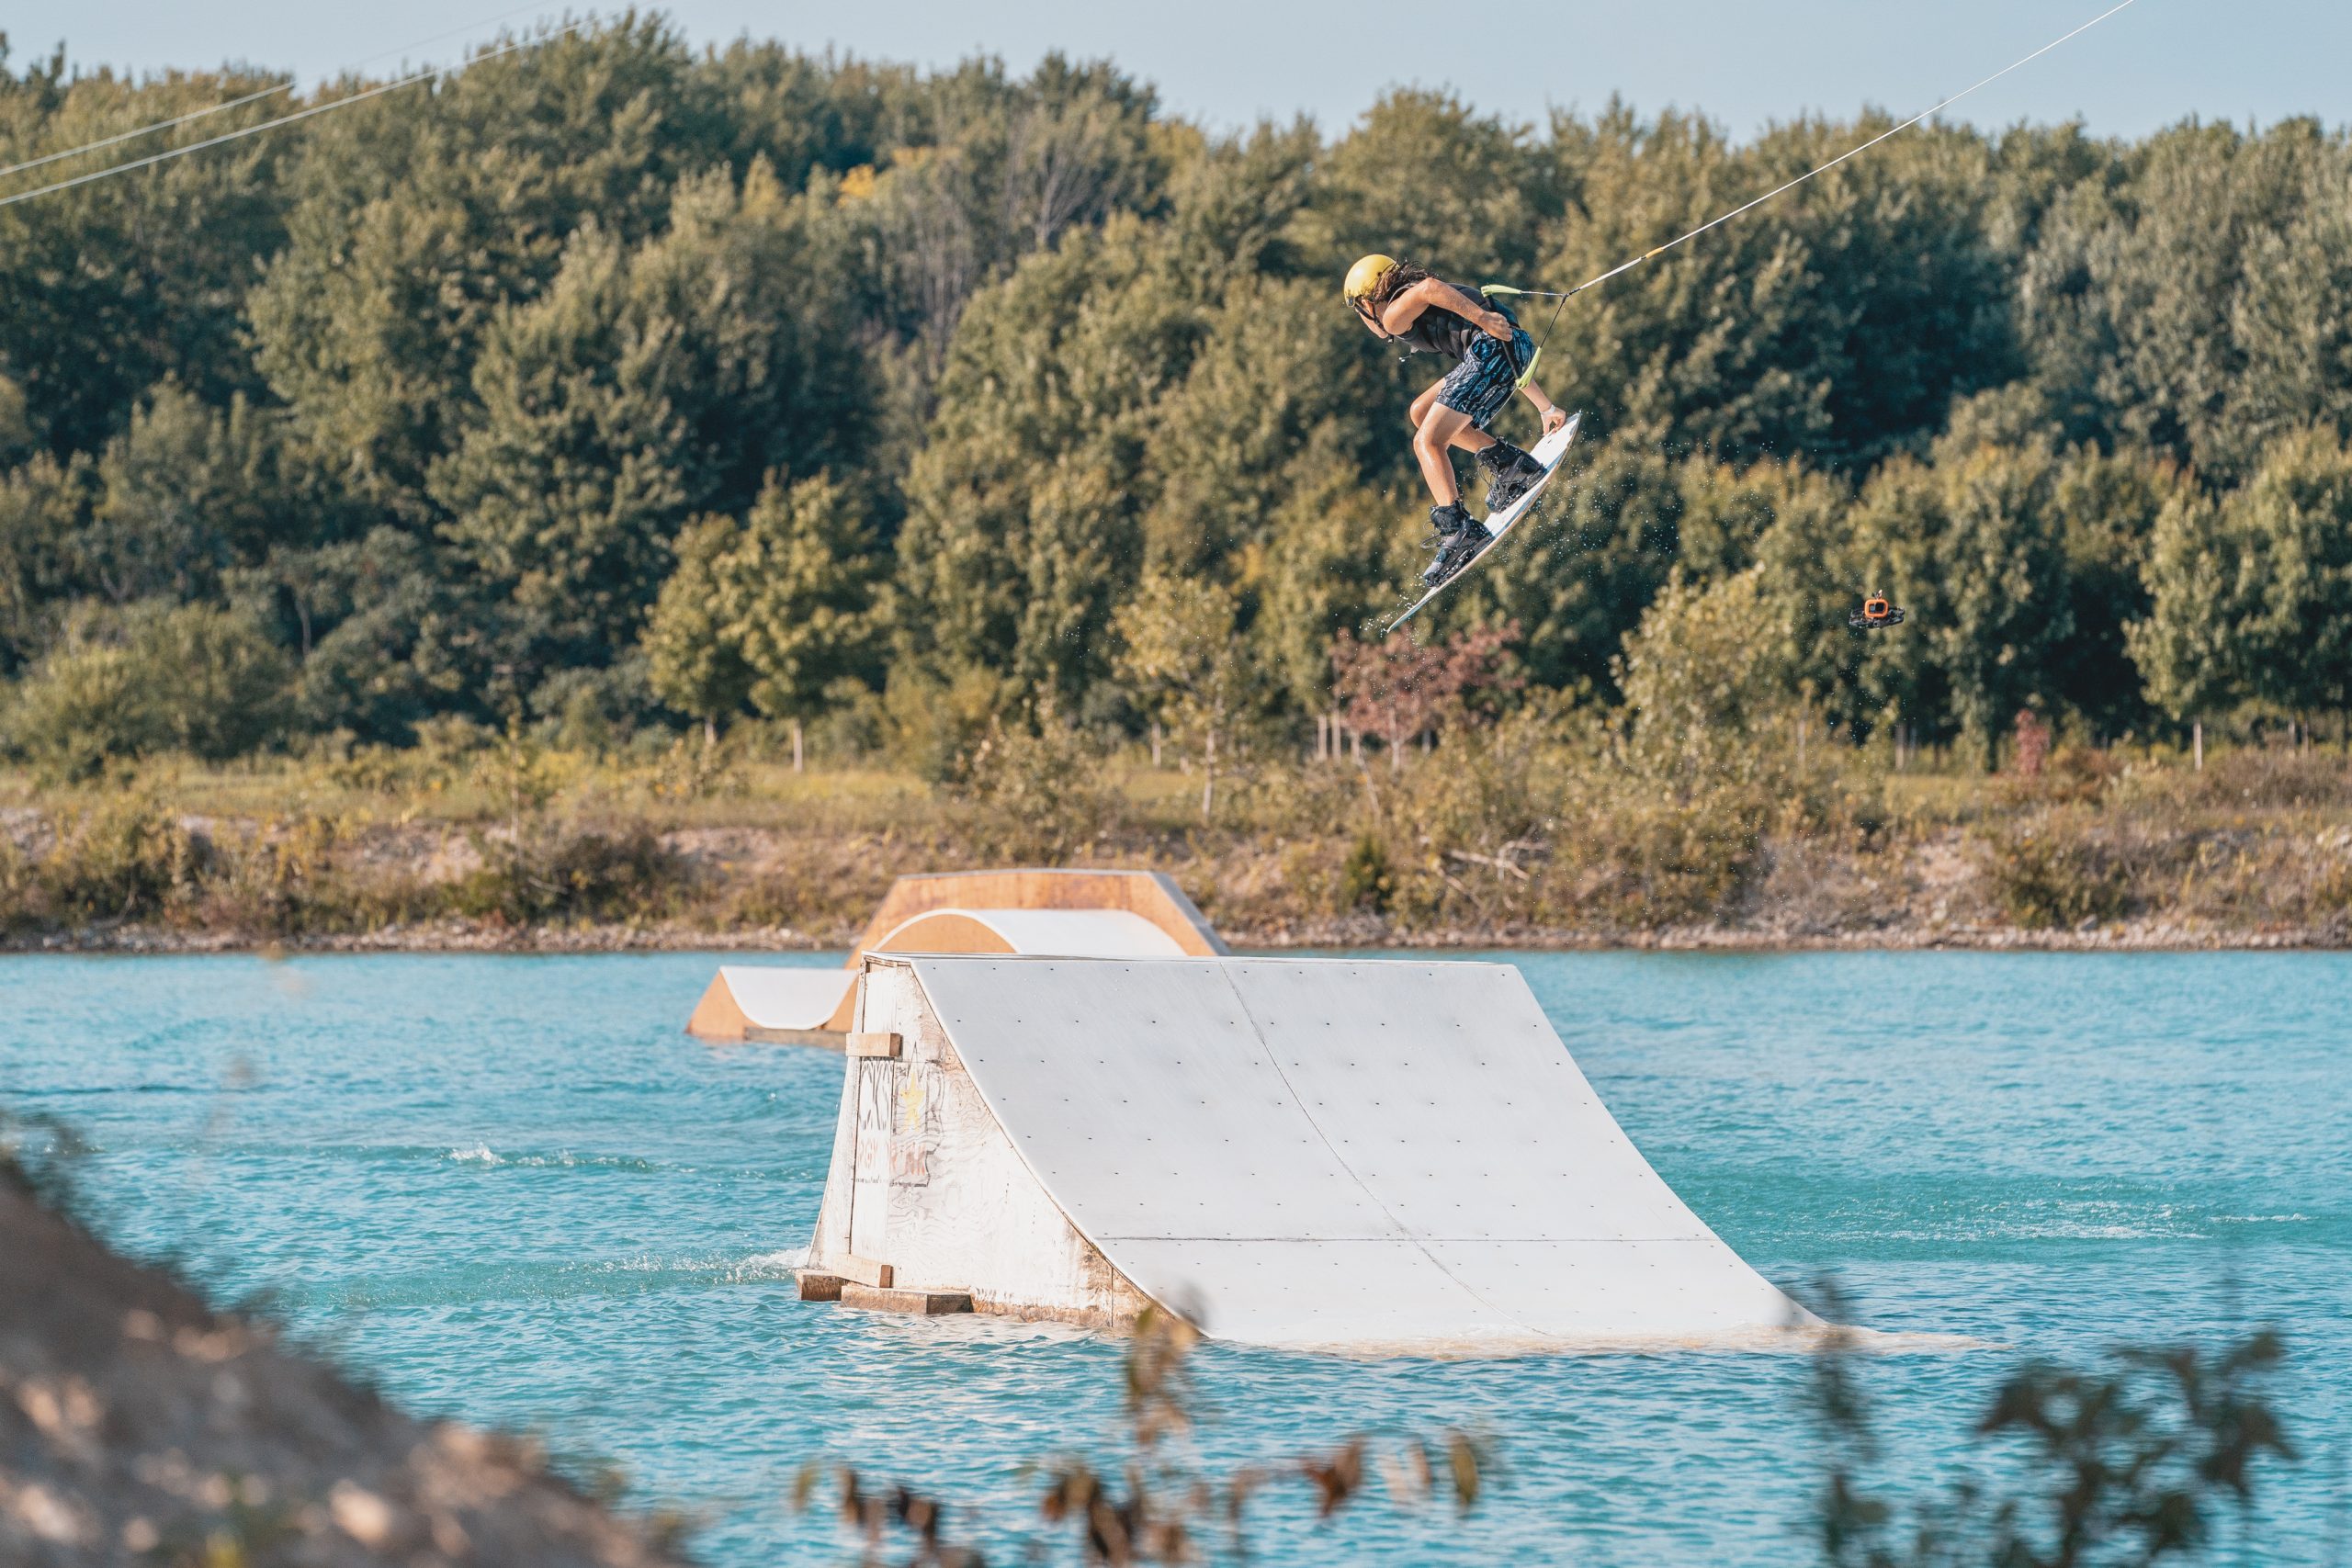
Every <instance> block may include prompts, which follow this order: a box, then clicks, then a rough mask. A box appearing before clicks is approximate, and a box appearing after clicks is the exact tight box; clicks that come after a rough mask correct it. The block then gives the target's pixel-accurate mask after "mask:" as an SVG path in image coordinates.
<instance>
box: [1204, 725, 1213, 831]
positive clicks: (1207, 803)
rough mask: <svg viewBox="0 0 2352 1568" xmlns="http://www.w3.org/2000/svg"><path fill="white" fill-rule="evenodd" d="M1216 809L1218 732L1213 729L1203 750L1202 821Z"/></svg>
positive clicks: (1207, 818)
mask: <svg viewBox="0 0 2352 1568" xmlns="http://www.w3.org/2000/svg"><path fill="white" fill-rule="evenodd" d="M1215 810H1216V730H1215V729H1214V728H1212V729H1211V730H1210V731H1209V734H1208V740H1207V742H1206V743H1205V744H1204V745H1203V746H1202V748H1201V820H1202V821H1204V822H1206V821H1207V820H1209V814H1210V813H1211V812H1213V811H1215Z"/></svg>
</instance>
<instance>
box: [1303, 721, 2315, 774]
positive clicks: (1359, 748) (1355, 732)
mask: <svg viewBox="0 0 2352 1568" xmlns="http://www.w3.org/2000/svg"><path fill="white" fill-rule="evenodd" d="M2347 744H2352V742H2347ZM1348 750H1350V751H1351V752H1352V753H1353V754H1354V756H1355V761H1356V765H1357V766H1358V767H1362V766H1363V730H1361V729H1351V730H1349V731H1348Z"/></svg>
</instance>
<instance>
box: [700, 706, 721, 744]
mask: <svg viewBox="0 0 2352 1568" xmlns="http://www.w3.org/2000/svg"><path fill="white" fill-rule="evenodd" d="M717 745H718V716H717V715H716V714H705V715H704V716H703V721H702V749H703V750H706V751H707V750H711V749H712V748H713V747H715V746H717Z"/></svg>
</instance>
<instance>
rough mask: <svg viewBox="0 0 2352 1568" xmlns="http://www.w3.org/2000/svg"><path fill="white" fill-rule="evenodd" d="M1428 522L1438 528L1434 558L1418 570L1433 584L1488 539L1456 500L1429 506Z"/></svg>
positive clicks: (1459, 567)
mask: <svg viewBox="0 0 2352 1568" xmlns="http://www.w3.org/2000/svg"><path fill="white" fill-rule="evenodd" d="M1430 527H1432V528H1435V529H1436V530H1437V539H1436V544H1437V559H1435V560H1433V561H1431V562H1430V565H1429V570H1426V571H1424V572H1422V573H1421V581H1423V582H1426V583H1428V584H1429V585H1430V587H1431V588H1435V587H1436V586H1437V585H1438V584H1439V583H1441V582H1443V581H1445V580H1446V579H1447V578H1449V577H1452V576H1453V574H1454V573H1455V572H1457V571H1460V570H1462V569H1463V568H1464V566H1466V565H1467V564H1469V561H1470V558H1471V557H1473V556H1475V555H1476V554H1477V553H1478V547H1480V546H1481V545H1483V544H1485V543H1486V542H1487V531H1486V530H1485V529H1484V528H1481V527H1480V526H1478V524H1477V520H1476V518H1473V517H1472V516H1471V515H1470V513H1468V512H1466V511H1464V509H1463V505H1462V503H1461V502H1458V501H1457V502H1452V503H1450V504H1448V505H1445V506H1432V507H1430Z"/></svg>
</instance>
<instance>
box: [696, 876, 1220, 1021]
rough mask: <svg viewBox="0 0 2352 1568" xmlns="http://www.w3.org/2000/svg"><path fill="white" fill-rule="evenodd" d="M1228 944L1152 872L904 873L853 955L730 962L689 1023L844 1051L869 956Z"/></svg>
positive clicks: (1093, 953) (1152, 951)
mask: <svg viewBox="0 0 2352 1568" xmlns="http://www.w3.org/2000/svg"><path fill="white" fill-rule="evenodd" d="M1226 951H1227V949H1226V945H1225V943H1224V942H1222V941H1221V940H1219V938H1218V937H1217V934H1216V931H1213V930H1211V929H1210V927H1209V923H1208V921H1207V920H1206V919H1204V917H1203V916H1202V914H1201V911H1200V910H1199V908H1197V907H1195V906H1194V905H1193V901H1192V899H1190V898H1189V897H1185V895H1184V890H1183V889H1182V888H1181V887H1179V886H1176V883H1175V880H1174V879H1173V878H1171V877H1170V876H1167V875H1166V874H1162V873H1159V872H1152V871H1040V870H1016V871H974V872H949V873H943V874H929V875H921V876H902V877H900V878H899V879H898V881H896V882H895V883H893V884H892V885H891V886H890V892H889V894H888V897H885V898H884V899H883V900H882V906H881V908H878V909H876V911H875V913H874V918H873V919H871V920H869V921H867V922H866V926H865V931H864V933H863V934H861V935H860V936H859V938H858V942H857V946H856V947H855V948H854V949H852V950H851V953H850V956H849V960H848V962H847V963H846V964H843V965H842V967H839V968H834V967H831V966H828V965H820V964H794V965H785V964H724V965H722V966H721V967H720V969H719V971H718V975H717V976H713V978H712V980H711V982H710V985H709V987H707V988H706V989H705V990H704V992H703V994H702V998H701V1000H699V1001H698V1002H696V1003H695V1010H694V1012H693V1014H692V1015H691V1016H690V1017H689V1018H688V1019H687V1020H686V1032H687V1033H689V1034H691V1035H693V1036H695V1038H696V1039H698V1040H708V1041H714V1042H718V1043H727V1044H733V1043H741V1042H746V1041H752V1042H763V1043H776V1044H796V1045H825V1046H830V1047H832V1048H834V1049H839V1048H840V1045H841V1037H842V1035H843V1034H844V1033H846V1032H848V1030H849V1027H850V1021H851V1017H852V1014H853V1011H854V1008H855V1005H856V998H855V995H854V991H855V987H856V981H857V975H858V961H859V959H860V958H861V957H863V956H864V955H865V953H1053V954H1058V955H1062V956H1072V957H1076V956H1084V957H1102V958H1173V957H1178V956H1181V955H1183V954H1187V953H1189V954H1192V955H1193V956H1196V957H1208V956H1213V955H1217V954H1222V953H1225V952H1226Z"/></svg>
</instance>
